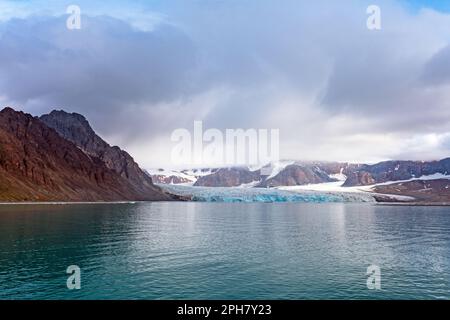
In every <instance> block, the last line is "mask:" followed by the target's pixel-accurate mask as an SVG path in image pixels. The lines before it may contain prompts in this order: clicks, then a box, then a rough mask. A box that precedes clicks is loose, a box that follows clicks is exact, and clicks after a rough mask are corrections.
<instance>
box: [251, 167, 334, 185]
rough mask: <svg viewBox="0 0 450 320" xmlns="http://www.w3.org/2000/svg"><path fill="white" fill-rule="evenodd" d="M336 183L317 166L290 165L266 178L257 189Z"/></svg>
mask: <svg viewBox="0 0 450 320" xmlns="http://www.w3.org/2000/svg"><path fill="white" fill-rule="evenodd" d="M333 181H337V180H336V179H334V178H332V177H330V173H327V172H326V171H324V170H323V169H321V168H320V167H319V166H318V165H315V164H311V165H304V164H291V165H288V166H286V167H285V168H284V169H282V170H281V171H280V172H279V173H277V174H276V175H275V176H273V177H270V176H269V177H268V178H266V179H265V180H264V181H263V182H262V183H260V184H259V185H258V186H259V187H269V188H270V187H280V186H299V185H305V184H316V183H325V182H333Z"/></svg>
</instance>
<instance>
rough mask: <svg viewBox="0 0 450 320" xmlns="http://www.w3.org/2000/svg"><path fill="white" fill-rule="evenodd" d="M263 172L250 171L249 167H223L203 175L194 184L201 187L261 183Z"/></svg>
mask: <svg viewBox="0 0 450 320" xmlns="http://www.w3.org/2000/svg"><path fill="white" fill-rule="evenodd" d="M260 181H261V172H260V170H258V171H250V170H249V169H248V168H239V167H237V168H222V169H218V170H217V171H215V172H214V173H212V174H210V175H206V176H201V177H199V178H198V180H197V181H196V182H195V184H194V186H197V187H198V186H201V187H237V186H240V185H243V184H250V183H255V182H257V183H259V182H260Z"/></svg>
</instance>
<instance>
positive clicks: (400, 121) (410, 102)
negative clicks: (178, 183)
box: [0, 0, 450, 161]
mask: <svg viewBox="0 0 450 320" xmlns="http://www.w3.org/2000/svg"><path fill="white" fill-rule="evenodd" d="M89 3H90V2H89ZM369 4H372V2H371V1H346V2H345V4H342V2H340V1H320V0H319V1H314V2H310V1H308V2H306V1H296V0H295V1H294V0H283V1H282V4H280V3H279V2H277V1H268V0H258V1H256V0H248V1H236V0H230V1H164V2H158V5H157V6H155V7H152V5H146V4H145V3H144V2H142V6H144V9H145V10H137V11H136V10H134V9H133V10H134V11H133V10H131V9H132V8H129V7H127V6H126V5H125V4H123V5H121V6H119V7H116V8H115V9H114V10H112V9H108V6H107V5H104V6H100V5H99V6H97V5H91V8H93V7H95V9H97V10H96V15H95V14H93V15H89V14H88V13H87V14H86V15H83V18H82V29H81V30H75V31H69V30H67V29H66V27H65V19H66V17H60V18H56V17H53V16H45V15H41V16H40V17H34V18H33V17H29V18H27V19H16V20H7V22H2V23H0V102H2V103H5V102H6V103H8V104H12V105H13V106H16V107H17V108H23V109H25V110H26V111H29V112H32V113H34V114H40V113H43V112H48V111H49V110H51V109H52V108H63V109H66V110H67V111H76V112H80V113H82V114H84V115H86V116H87V117H88V119H89V120H90V121H91V123H92V124H93V125H94V127H95V129H96V130H98V131H99V132H100V133H101V134H103V135H105V136H106V138H108V139H110V138H111V139H112V141H114V142H115V143H119V144H120V145H121V146H122V147H124V148H126V149H128V148H131V149H133V150H132V151H133V152H134V154H135V155H137V157H138V159H140V160H141V161H142V159H143V160H144V161H147V159H150V160H151V159H153V158H154V156H155V154H156V153H158V154H163V151H162V150H163V148H161V149H158V148H159V146H161V145H162V146H164V147H167V148H170V134H171V132H172V130H174V129H176V128H180V127H185V128H190V129H191V128H192V122H193V121H194V120H204V122H205V127H214V128H220V129H224V128H239V127H240V128H280V129H281V132H280V134H281V139H282V146H281V148H282V149H283V145H284V144H283V143H285V145H288V147H285V150H281V154H282V156H283V151H287V154H286V155H284V156H285V157H303V155H309V156H310V157H314V158H316V159H320V157H323V155H326V157H327V158H333V159H336V160H338V159H344V160H348V159H350V160H357V159H360V158H363V157H365V158H366V159H369V158H389V157H391V156H392V155H395V152H393V151H392V150H397V149H399V148H400V149H401V148H403V147H405V148H407V143H406V142H407V141H406V140H407V139H409V138H410V137H411V136H413V135H421V134H429V133H436V134H446V132H447V131H448V124H449V122H450V93H449V92H448V90H446V88H445V86H443V84H446V83H448V81H450V76H449V74H450V70H449V69H448V66H449V65H450V64H449V63H447V62H448V61H449V60H450V59H449V57H450V53H449V51H450V49H448V48H445V47H446V46H447V45H448V43H449V41H448V30H449V29H450V18H449V16H448V15H445V14H442V13H437V12H433V11H423V12H422V11H421V12H415V13H411V12H408V11H407V10H405V8H404V7H402V5H401V4H399V3H397V2H395V3H394V2H392V1H385V0H380V1H378V3H377V4H378V5H379V6H380V7H381V13H382V29H381V30H379V31H370V30H368V29H367V27H366V19H367V14H366V9H367V6H368V5H369ZM85 6H88V4H87V3H86V4H83V5H82V9H84V8H85ZM87 8H89V7H87ZM117 8H119V9H120V8H123V9H122V10H123V13H122V12H121V11H120V10H118V9H117ZM127 9H130V10H129V11H127ZM101 10H106V11H105V13H104V15H98V14H99V12H100V11H101ZM107 10H112V11H111V12H109V13H108V11H107ZM86 11H89V10H86ZM155 11H157V12H155ZM58 12H59V11H58ZM83 12H84V11H83ZM58 14H62V13H61V12H59V13H58ZM148 15H149V16H151V17H157V19H156V20H157V23H155V25H154V26H153V24H152V21H153V20H152V19H150V20H148V21H147V17H148ZM111 16H114V17H115V18H112V17H111ZM122 18H123V19H122ZM149 21H150V22H151V23H150V22H149ZM149 25H150V28H149V27H148V26H149ZM139 26H144V27H145V28H139ZM442 48H445V49H442ZM153 140H155V141H153ZM156 140H158V143H156ZM374 141H376V142H377V148H372V147H371V146H372V145H373V143H374ZM417 141H425V142H427V141H428V140H427V139H425V140H420V139H418V140H417ZM143 146H145V150H143V149H144V147H143ZM445 146H446V145H445V144H441V145H439V146H438V147H437V148H441V149H440V151H439V152H438V153H436V154H439V155H440V154H442V152H441V151H442V148H444V147H445ZM157 149H158V150H159V151H160V152H157V151H155V150H157ZM426 150H429V149H426ZM164 151H167V150H164ZM444 151H446V150H444ZM427 152H428V151H427ZM407 153H408V151H407V150H405V153H402V154H404V155H405V156H406V155H407ZM167 155H170V150H169V152H167ZM357 156H358V158H357ZM412 156H413V155H412ZM162 158H164V156H161V159H162ZM167 158H168V156H166V159H167Z"/></svg>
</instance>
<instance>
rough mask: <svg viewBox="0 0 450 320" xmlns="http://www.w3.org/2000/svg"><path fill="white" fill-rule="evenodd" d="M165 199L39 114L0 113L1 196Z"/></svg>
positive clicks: (7, 198) (0, 198)
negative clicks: (114, 167)
mask: <svg viewBox="0 0 450 320" xmlns="http://www.w3.org/2000/svg"><path fill="white" fill-rule="evenodd" d="M169 199H172V197H171V196H169V195H167V194H166V193H163V192H162V191H161V190H160V189H159V188H157V187H155V186H153V184H152V183H151V180H150V181H147V183H146V184H143V185H142V186H137V185H136V182H135V181H133V180H132V179H128V178H127V177H126V175H125V176H124V175H123V174H121V173H118V172H117V171H115V170H112V169H111V165H109V166H108V165H106V164H105V162H104V161H103V160H102V159H101V158H100V157H96V156H95V155H93V154H89V153H86V152H83V151H82V150H80V148H78V147H77V146H76V145H75V144H74V143H72V142H71V141H68V140H66V139H64V138H63V137H62V136H61V135H59V134H58V133H57V132H56V131H55V130H54V129H52V128H50V127H48V126H47V125H46V124H45V123H43V122H42V121H41V120H39V119H38V118H34V117H32V116H31V115H29V114H25V113H23V112H16V111H14V110H13V109H11V108H5V109H3V110H2V111H1V112H0V201H6V202H9V201H134V200H169Z"/></svg>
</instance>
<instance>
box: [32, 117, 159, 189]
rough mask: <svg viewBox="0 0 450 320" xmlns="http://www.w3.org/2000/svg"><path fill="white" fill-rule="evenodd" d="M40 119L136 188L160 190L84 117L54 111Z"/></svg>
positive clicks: (125, 153) (131, 160)
mask: <svg viewBox="0 0 450 320" xmlns="http://www.w3.org/2000/svg"><path fill="white" fill-rule="evenodd" d="M40 120H41V121H42V122H44V123H45V124H46V125H47V126H49V127H50V128H53V129H55V130H56V132H58V134H59V135H60V136H62V137H63V138H65V139H67V140H69V141H71V142H73V143H74V144H75V145H76V146H78V147H79V148H80V149H81V150H83V151H84V152H85V153H86V154H88V155H90V156H94V157H97V158H99V159H100V160H102V161H103V162H104V163H105V165H106V166H107V167H108V168H109V169H112V170H114V171H115V172H117V173H118V174H120V175H121V176H122V177H123V178H125V179H127V180H128V181H129V182H130V183H131V184H132V185H133V186H134V188H135V189H137V190H140V191H142V192H145V191H146V190H148V189H153V190H159V188H157V187H156V186H154V184H153V182H152V179H151V177H149V176H148V175H147V174H145V172H143V170H141V169H140V168H139V165H138V164H137V163H136V162H135V161H134V159H133V158H132V157H131V156H130V155H129V154H128V153H127V152H125V151H123V150H121V149H120V148H119V147H116V146H114V147H112V146H110V145H109V144H108V143H107V142H106V141H104V140H103V139H102V138H100V137H99V136H98V135H97V134H96V133H95V131H94V130H93V129H92V127H91V126H90V124H89V122H88V121H87V120H86V119H85V118H84V117H83V116H82V115H80V114H77V113H67V112H65V111H62V110H60V111H56V110H54V111H52V112H51V113H50V114H46V115H43V116H41V117H40Z"/></svg>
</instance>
